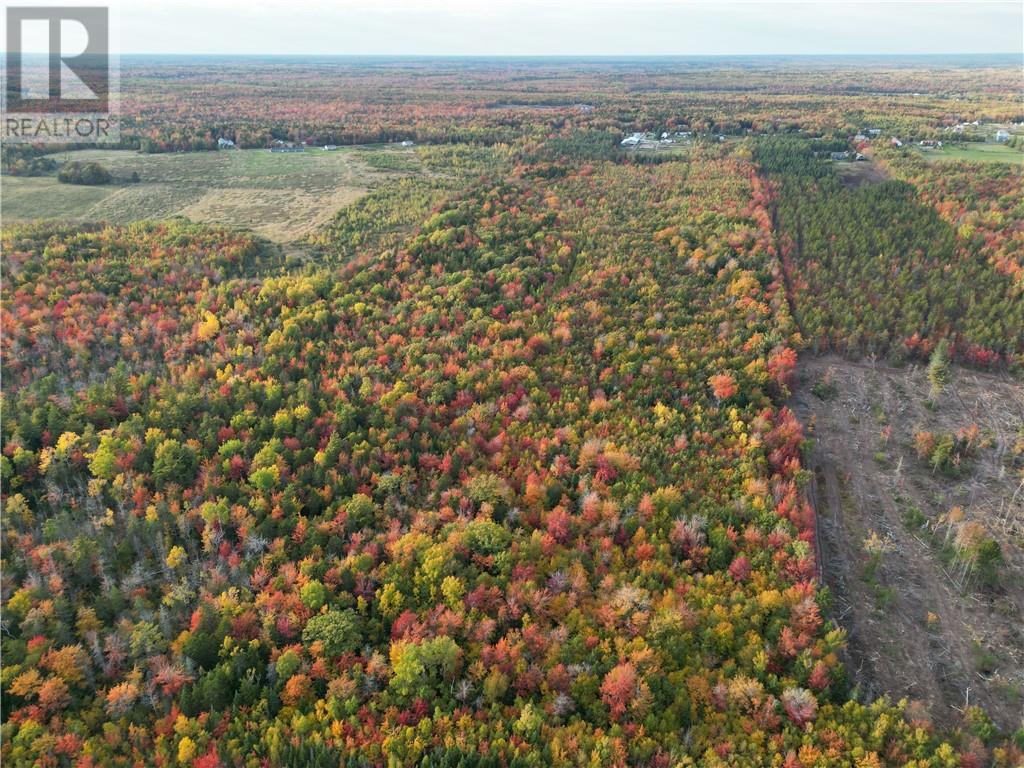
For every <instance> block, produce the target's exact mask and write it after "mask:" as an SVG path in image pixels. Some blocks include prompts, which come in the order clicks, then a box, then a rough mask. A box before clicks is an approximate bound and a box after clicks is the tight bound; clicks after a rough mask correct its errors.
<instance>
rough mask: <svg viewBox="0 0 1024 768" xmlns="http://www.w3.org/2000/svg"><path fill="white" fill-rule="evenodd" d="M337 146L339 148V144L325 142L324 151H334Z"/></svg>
mask: <svg viewBox="0 0 1024 768" xmlns="http://www.w3.org/2000/svg"><path fill="white" fill-rule="evenodd" d="M337 148H338V145H337V144H324V151H325V152H333V151H334V150H336V149H337Z"/></svg>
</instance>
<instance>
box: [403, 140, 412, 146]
mask: <svg viewBox="0 0 1024 768" xmlns="http://www.w3.org/2000/svg"><path fill="white" fill-rule="evenodd" d="M402 146H403V147H411V146H412V142H411V141H409V140H408V139H406V140H405V141H403V142H402Z"/></svg>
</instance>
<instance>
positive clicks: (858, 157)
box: [853, 152, 868, 161]
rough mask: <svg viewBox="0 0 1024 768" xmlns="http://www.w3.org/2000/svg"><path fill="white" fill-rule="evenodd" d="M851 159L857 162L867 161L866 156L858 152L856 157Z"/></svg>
mask: <svg viewBox="0 0 1024 768" xmlns="http://www.w3.org/2000/svg"><path fill="white" fill-rule="evenodd" d="M853 159H854V160H858V161H859V160H867V159H868V156H867V155H862V154H861V153H860V152H858V153H857V154H856V155H855V156H854V158H853Z"/></svg>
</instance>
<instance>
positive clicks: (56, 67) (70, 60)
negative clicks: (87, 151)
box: [5, 6, 110, 113]
mask: <svg viewBox="0 0 1024 768" xmlns="http://www.w3.org/2000/svg"><path fill="white" fill-rule="evenodd" d="M108 21H109V20H108V14H107V9H106V8H101V7H55V6H45V7H15V8H10V7H9V8H8V9H7V88H6V93H5V96H6V105H5V106H6V109H7V111H8V112H21V113H26V112H28V113H55V112H60V113H67V112H91V113H96V112H106V111H107V110H108V106H109V105H108V101H109V96H110V61H109V43H110V32H109V27H108ZM30 48H31V49H32V50H31V51H30V50H29V49H30ZM40 49H42V52H43V56H42V57H39V62H38V65H36V64H34V63H33V64H30V61H31V59H32V57H33V54H35V53H36V52H37V51H39V50H40Z"/></svg>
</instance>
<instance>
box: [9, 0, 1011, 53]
mask: <svg viewBox="0 0 1024 768" xmlns="http://www.w3.org/2000/svg"><path fill="white" fill-rule="evenodd" d="M101 2H102V0H88V2H87V3H86V4H89V5H97V4H100V3H101ZM18 4H19V5H21V4H32V0H29V2H19V3H18ZM54 4H60V5H72V4H76V3H75V1H74V0H72V1H71V2H68V0H62V2H60V3H54ZM114 10H115V14H114V18H115V19H116V27H117V29H116V33H117V34H116V38H118V39H119V46H118V47H119V49H120V51H121V52H123V53H220V54H333V55H374V54H383V55H389V54H391V55H431V56H480V55H493V56H513V55H527V56H529V55H567V56H586V55H604V56H618V55H679V56H688V55H689V56H693V55H728V54H748V55H750V54H892V53H902V54H929V53H1021V52H1022V51H1024V2H1022V0H1006V1H1004V0H959V1H955V2H936V1H935V0H918V1H916V2H893V1H891V0H875V2H850V1H848V0H844V1H842V2H839V1H829V0H824V1H823V2H816V3H809V2H774V1H762V2H758V1H757V0H750V1H748V2H695V1H690V0H485V1H483V2H480V1H478V0H334V1H333V2H330V1H328V0H117V1H116V4H115V6H114Z"/></svg>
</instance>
